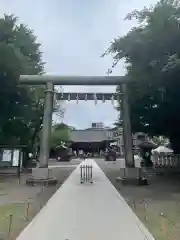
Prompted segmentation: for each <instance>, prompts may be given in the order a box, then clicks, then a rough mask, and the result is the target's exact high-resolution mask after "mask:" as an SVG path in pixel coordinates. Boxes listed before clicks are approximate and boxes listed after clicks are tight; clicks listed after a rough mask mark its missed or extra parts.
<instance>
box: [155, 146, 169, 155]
mask: <svg viewBox="0 0 180 240" xmlns="http://www.w3.org/2000/svg"><path fill="white" fill-rule="evenodd" d="M152 152H153V153H155V152H156V153H173V150H172V149H170V148H167V147H164V146H159V147H157V148H156V149H153V150H152Z"/></svg>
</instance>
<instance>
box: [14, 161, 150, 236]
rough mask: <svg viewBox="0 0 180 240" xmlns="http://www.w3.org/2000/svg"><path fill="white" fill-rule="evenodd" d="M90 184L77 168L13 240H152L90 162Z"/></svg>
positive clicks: (122, 200) (93, 162)
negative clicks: (92, 181)
mask: <svg viewBox="0 0 180 240" xmlns="http://www.w3.org/2000/svg"><path fill="white" fill-rule="evenodd" d="M86 163H87V164H92V165H93V179H94V183H93V184H92V185H91V184H82V185H81V184H80V176H79V175H80V169H79V166H78V167H77V168H76V170H75V171H74V172H73V173H72V174H71V176H70V177H69V178H68V179H67V181H66V182H65V183H64V185H63V186H62V187H61V188H60V189H59V190H58V191H57V192H56V193H55V194H54V195H53V197H52V198H51V199H50V200H49V202H48V203H47V205H46V206H45V207H44V208H43V209H42V210H41V212H40V213H39V214H38V215H37V216H36V217H35V218H34V220H33V221H32V222H31V223H30V224H29V225H28V227H27V228H25V230H24V231H23V232H22V233H21V234H20V236H19V237H18V238H17V240H32V239H33V240H51V239H58V240H66V239H68V240H92V239H93V240H96V239H97V240H110V239H112V240H113V239H114V240H116V239H119V240H120V239H122V240H154V238H153V237H152V236H151V234H150V233H149V232H148V231H147V229H146V228H145V227H144V225H143V224H142V223H141V222H140V221H139V220H138V218H137V217H136V216H135V214H134V213H133V212H132V210H131V209H130V208H129V206H128V205H127V203H126V202H125V200H124V199H123V198H122V197H121V196H120V194H119V193H118V192H117V191H116V189H115V188H114V187H113V186H112V184H111V183H110V182H109V180H108V179H107V178H106V176H105V175H104V173H103V172H102V170H101V169H100V168H99V166H98V165H97V164H96V163H95V161H94V160H92V159H88V160H86Z"/></svg>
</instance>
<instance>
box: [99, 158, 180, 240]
mask: <svg viewBox="0 0 180 240" xmlns="http://www.w3.org/2000/svg"><path fill="white" fill-rule="evenodd" d="M97 163H98V164H99V166H100V167H101V169H102V170H103V171H104V173H105V174H106V176H107V177H108V179H109V180H110V181H111V183H112V184H113V185H114V187H115V188H116V189H117V190H118V191H119V192H120V194H121V195H122V196H123V197H124V199H125V200H126V201H127V203H128V204H129V205H130V206H131V208H132V209H133V211H134V212H135V213H136V215H137V216H138V217H139V218H140V220H141V221H142V222H143V223H144V224H145V225H146V226H147V228H148V229H149V230H150V232H151V233H152V234H153V235H154V237H155V239H157V240H179V239H180V176H178V175H177V176H175V177H172V176H155V175H154V176H152V177H151V179H150V184H149V186H132V185H131V186H130V185H122V184H121V183H120V182H117V181H116V177H118V175H119V166H120V165H119V162H117V163H116V164H113V163H107V162H104V160H102V159H101V160H97Z"/></svg>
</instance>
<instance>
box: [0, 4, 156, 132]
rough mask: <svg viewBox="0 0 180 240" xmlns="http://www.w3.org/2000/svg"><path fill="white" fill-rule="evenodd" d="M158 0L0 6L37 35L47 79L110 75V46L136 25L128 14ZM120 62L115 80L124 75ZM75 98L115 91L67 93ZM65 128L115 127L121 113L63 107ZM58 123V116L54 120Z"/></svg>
mask: <svg viewBox="0 0 180 240" xmlns="http://www.w3.org/2000/svg"><path fill="white" fill-rule="evenodd" d="M156 2H157V0H146V1H144V0H129V1H125V0H51V1H49V0H36V1H35V0H34V1H32V0H0V15H1V16H2V15H3V14H4V13H13V14H14V15H16V16H18V17H19V19H20V21H21V22H23V23H25V24H27V25H28V26H29V28H31V29H33V30H34V33H35V35H36V36H37V38H38V41H39V42H40V43H41V44H42V51H43V52H44V54H43V58H44V61H45V62H46V65H45V71H46V72H47V73H53V74H62V75H106V71H107V69H108V68H109V67H110V66H111V64H112V59H111V57H106V58H103V59H102V58H100V55H101V54H102V53H103V52H104V50H105V49H106V48H107V47H108V46H109V44H110V42H111V40H112V39H113V38H115V37H117V36H123V35H124V34H125V33H126V32H127V31H128V30H129V29H130V28H131V27H132V26H134V25H135V24H136V23H135V22H133V21H131V22H130V21H124V20H123V19H124V17H125V16H126V14H127V13H129V12H131V11H132V10H134V9H141V8H143V7H144V5H146V6H148V5H150V4H153V3H156ZM124 74H125V68H124V65H123V62H121V63H120V64H119V65H118V66H117V67H116V69H115V70H114V72H113V75H124ZM64 91H72V92H83V91H86V92H114V91H115V87H102V86H99V87H98V86H96V87H88V86H84V87H83V86H82V87H79V86H78V87H77V86H76V87H74V86H72V87H71V86H70V87H64ZM64 108H65V115H64V122H66V123H68V124H70V125H73V126H75V127H78V128H86V127H89V126H90V124H91V122H104V124H105V125H112V124H113V122H114V121H115V120H116V118H117V112H116V110H115V109H114V107H113V106H112V105H111V103H105V104H103V103H99V104H97V105H96V106H95V105H94V103H93V102H81V103H79V104H78V105H77V104H76V102H68V103H64ZM53 118H54V120H55V121H59V120H60V119H59V117H58V116H54V117H53Z"/></svg>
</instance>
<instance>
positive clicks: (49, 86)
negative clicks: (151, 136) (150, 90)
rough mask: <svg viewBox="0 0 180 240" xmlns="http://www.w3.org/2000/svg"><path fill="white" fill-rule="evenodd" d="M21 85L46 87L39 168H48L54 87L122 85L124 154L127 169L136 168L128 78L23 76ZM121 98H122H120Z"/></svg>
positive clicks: (20, 81) (20, 80)
mask: <svg viewBox="0 0 180 240" xmlns="http://www.w3.org/2000/svg"><path fill="white" fill-rule="evenodd" d="M19 83H20V84H23V85H36V86H37V85H46V94H45V106H44V117H43V129H42V137H41V143H40V158H39V167H40V168H47V167H48V160H49V148H50V137H51V125H52V112H53V95H54V85H61V86H62V85H65V86H68V85H76V86H77V85H83V86H88V85H89V86H92V85H96V86H97V85H101V86H113V85H114V86H117V85H121V91H122V92H121V93H119V95H122V93H123V99H122V109H123V120H124V121H123V124H124V126H123V135H124V152H125V162H126V166H127V167H134V158H133V153H132V135H131V124H130V114H129V104H128V95H127V91H126V83H128V78H127V77H126V76H57V75H46V74H45V75H21V76H20V79H19ZM120 97H121V96H120Z"/></svg>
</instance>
